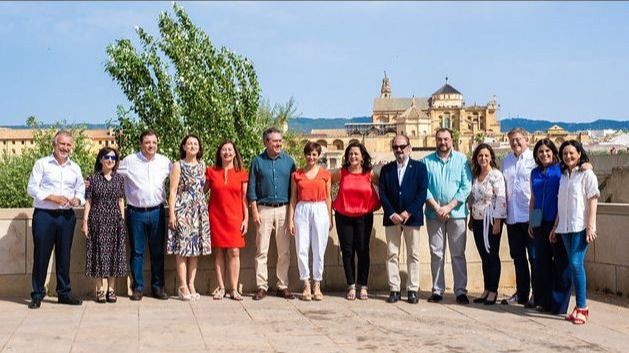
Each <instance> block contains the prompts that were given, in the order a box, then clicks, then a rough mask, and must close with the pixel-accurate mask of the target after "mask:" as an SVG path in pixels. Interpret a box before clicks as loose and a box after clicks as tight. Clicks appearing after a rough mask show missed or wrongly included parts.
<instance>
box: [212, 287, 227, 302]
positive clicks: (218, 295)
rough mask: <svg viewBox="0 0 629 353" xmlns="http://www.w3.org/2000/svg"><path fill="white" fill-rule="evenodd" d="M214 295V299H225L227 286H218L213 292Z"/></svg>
mask: <svg viewBox="0 0 629 353" xmlns="http://www.w3.org/2000/svg"><path fill="white" fill-rule="evenodd" d="M212 296H213V297H214V300H221V299H223V297H224V296H225V288H221V287H216V289H215V290H214V292H212Z"/></svg>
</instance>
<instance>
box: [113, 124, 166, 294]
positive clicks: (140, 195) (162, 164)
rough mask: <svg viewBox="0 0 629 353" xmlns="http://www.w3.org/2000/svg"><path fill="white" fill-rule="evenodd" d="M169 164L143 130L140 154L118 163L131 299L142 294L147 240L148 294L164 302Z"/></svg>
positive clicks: (153, 137)
mask: <svg viewBox="0 0 629 353" xmlns="http://www.w3.org/2000/svg"><path fill="white" fill-rule="evenodd" d="M171 167H172V163H171V162H170V160H169V159H168V158H167V157H166V156H164V155H161V154H159V153H157V135H156V134H155V132H154V131H153V130H146V131H144V132H142V134H141V135H140V152H137V153H135V154H132V155H129V156H127V157H126V158H125V159H123V160H122V161H121V162H120V167H119V168H118V173H120V174H121V175H122V176H124V189H125V195H126V197H127V217H126V219H127V226H128V228H129V241H130V243H131V274H132V276H133V283H132V285H131V289H132V290H133V293H132V294H131V297H130V299H131V300H141V299H142V296H143V293H144V276H143V271H144V249H145V243H146V239H147V238H148V245H149V251H150V253H151V293H152V295H153V297H154V298H158V299H168V295H167V294H166V292H165V291H164V234H165V230H166V226H165V223H164V221H165V220H164V216H165V212H164V199H165V195H166V194H165V191H164V181H165V180H166V178H167V177H168V176H169V174H170V169H171Z"/></svg>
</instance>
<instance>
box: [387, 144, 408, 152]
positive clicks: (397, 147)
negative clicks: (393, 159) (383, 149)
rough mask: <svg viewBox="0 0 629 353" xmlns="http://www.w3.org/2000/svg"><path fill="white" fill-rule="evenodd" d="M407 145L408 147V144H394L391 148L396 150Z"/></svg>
mask: <svg viewBox="0 0 629 353" xmlns="http://www.w3.org/2000/svg"><path fill="white" fill-rule="evenodd" d="M406 147H408V145H392V146H391V148H393V150H394V151H395V150H398V149H399V150H403V149H405V148H406Z"/></svg>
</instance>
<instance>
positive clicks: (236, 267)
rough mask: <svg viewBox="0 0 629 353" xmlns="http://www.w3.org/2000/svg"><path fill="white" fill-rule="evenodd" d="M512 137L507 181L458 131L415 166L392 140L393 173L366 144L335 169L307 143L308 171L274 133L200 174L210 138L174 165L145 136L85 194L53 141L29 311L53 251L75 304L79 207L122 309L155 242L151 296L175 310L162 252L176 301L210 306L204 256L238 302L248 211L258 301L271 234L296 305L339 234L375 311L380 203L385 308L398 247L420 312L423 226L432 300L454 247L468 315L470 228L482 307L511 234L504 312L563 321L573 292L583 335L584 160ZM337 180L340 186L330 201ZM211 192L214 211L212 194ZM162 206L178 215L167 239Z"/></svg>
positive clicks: (354, 294)
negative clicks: (296, 283) (293, 281)
mask: <svg viewBox="0 0 629 353" xmlns="http://www.w3.org/2000/svg"><path fill="white" fill-rule="evenodd" d="M508 136H509V141H510V145H511V149H512V152H510V153H509V154H508V155H507V156H506V157H505V159H504V161H503V163H502V171H501V170H500V169H499V168H498V166H497V162H496V157H495V154H494V151H493V150H492V148H491V146H489V145H488V144H484V143H483V144H480V145H479V146H478V147H476V149H475V150H474V152H473V154H472V160H471V163H470V162H468V160H467V158H466V157H465V155H463V154H462V153H459V152H457V151H455V150H454V149H453V148H452V144H453V139H452V131H450V130H448V129H445V128H441V129H439V130H437V132H436V135H435V137H436V146H437V148H436V151H435V152H433V153H431V154H429V155H428V156H426V157H425V158H424V159H423V160H421V161H418V160H414V159H411V158H410V154H411V151H412V147H411V144H410V140H409V138H408V137H407V136H405V135H397V136H396V137H395V138H394V139H393V140H392V142H391V148H392V151H393V154H394V157H395V161H393V162H390V163H388V164H386V165H384V166H383V167H382V168H381V170H380V172H379V173H375V172H374V170H373V165H372V161H371V156H370V155H369V153H368V151H367V150H366V149H365V146H364V145H362V144H361V143H358V142H353V143H350V144H349V145H348V146H347V148H346V150H345V153H344V158H343V164H342V167H341V168H340V169H339V170H334V171H328V170H326V169H325V168H324V167H323V166H321V165H320V164H319V159H320V157H321V153H322V149H321V146H320V145H319V144H317V143H313V142H309V143H307V144H306V145H305V147H304V156H305V160H306V164H305V166H303V167H302V168H299V169H298V168H297V167H296V165H295V162H294V161H293V159H292V158H291V157H290V156H289V155H287V154H286V153H285V152H284V151H283V150H282V147H283V140H282V133H281V132H280V131H279V130H278V129H276V128H269V129H267V130H265V131H264V133H263V136H262V138H263V141H264V145H265V150H264V152H263V153H262V154H260V155H259V156H257V157H255V158H254V160H253V162H252V164H251V168H250V170H249V171H247V170H246V169H245V167H244V165H243V161H242V158H241V155H240V153H239V152H238V149H237V146H236V144H235V143H234V142H233V141H229V140H227V141H224V142H223V143H221V144H220V145H219V147H218V149H217V150H216V155H215V158H214V161H215V164H214V165H213V166H209V167H206V165H205V163H204V162H203V159H202V158H203V146H202V143H201V140H200V139H199V138H198V137H197V136H195V135H188V136H186V137H185V138H184V139H183V140H182V142H181V144H180V156H179V161H177V162H175V163H171V161H170V160H169V159H168V158H167V157H165V156H163V155H161V154H159V153H157V146H158V141H157V136H156V134H155V132H153V131H152V130H147V131H145V132H143V133H142V134H141V136H140V141H139V143H140V151H139V152H137V153H135V154H132V155H129V156H127V157H126V158H125V159H124V160H122V161H119V155H118V152H117V151H116V150H115V149H113V148H111V147H104V148H102V149H101V150H100V151H99V153H98V156H97V159H96V163H95V168H94V173H93V174H92V175H90V176H89V177H88V179H87V182H86V183H84V181H83V178H82V176H81V170H80V168H79V167H78V165H77V164H76V163H74V162H72V161H71V160H70V159H69V153H70V151H71V148H72V136H71V134H70V133H68V132H67V131H59V132H58V133H57V134H56V135H55V137H54V142H53V148H54V151H53V154H52V156H48V157H44V158H42V159H40V160H38V161H37V162H36V164H35V166H34V168H33V171H32V174H31V177H30V179H29V184H28V193H29V195H31V196H32V197H33V198H34V200H35V201H34V203H35V211H34V215H33V238H34V244H35V247H34V262H33V292H32V293H31V299H32V300H31V303H30V304H29V307H30V308H39V307H40V305H41V301H42V299H43V297H44V296H45V289H44V283H45V278H46V269H47V264H48V260H49V258H50V255H51V252H52V249H53V247H54V248H55V255H56V258H57V261H56V266H57V269H56V275H57V293H58V301H59V302H60V303H64V304H73V305H80V304H81V300H80V299H77V298H75V297H73V296H72V294H71V290H70V279H69V273H68V272H69V263H70V260H69V259H70V249H71V246H72V237H73V232H74V226H75V222H76V219H75V214H74V212H73V210H72V207H76V206H79V205H82V204H84V205H85V211H84V217H83V220H82V221H83V224H82V227H81V229H82V231H83V233H84V234H85V236H86V237H87V242H86V275H87V276H89V277H93V278H95V279H96V301H97V302H99V303H105V302H115V301H116V300H117V298H116V290H115V279H116V278H117V277H124V276H126V275H127V273H128V271H129V268H128V267H127V264H130V272H131V276H132V278H133V282H132V288H131V289H132V294H131V296H130V299H131V300H141V299H142V296H143V294H144V288H145V284H144V278H143V263H144V253H145V247H146V244H147V243H148V247H149V250H150V254H151V256H150V257H151V259H150V260H151V280H150V281H151V282H150V286H151V293H152V296H153V297H155V298H159V299H167V298H168V295H167V294H166V293H165V291H164V248H166V251H167V253H168V254H174V255H175V256H176V265H177V279H178V281H177V283H178V289H177V295H178V297H179V298H180V299H181V300H196V299H199V298H200V295H199V293H198V292H197V291H196V289H195V277H196V272H197V264H198V257H199V256H203V255H209V254H210V253H212V251H214V260H215V267H216V277H217V283H218V286H217V288H216V289H215V290H214V292H213V293H212V296H213V298H214V299H217V300H218V299H222V298H224V297H226V296H229V297H230V298H231V299H234V300H242V295H241V293H240V290H239V288H238V277H239V272H240V249H242V248H243V247H244V246H245V235H246V234H247V230H248V229H247V228H248V224H249V215H251V217H252V218H253V224H254V226H255V244H256V255H255V269H256V287H257V290H256V292H255V295H254V296H253V299H254V300H262V299H264V298H265V297H266V295H267V292H268V290H269V284H268V269H267V255H268V250H269V246H270V241H271V234H272V233H273V231H274V232H275V242H276V247H277V264H276V271H277V272H276V275H277V283H276V286H275V287H276V289H277V292H276V295H277V296H279V297H283V298H286V299H294V298H295V296H294V295H293V294H292V293H291V291H290V290H289V283H288V269H289V264H290V256H291V255H290V254H291V249H290V247H291V237H294V239H295V248H296V249H295V252H296V254H297V258H298V261H297V263H298V268H299V278H300V280H301V281H303V292H302V295H301V298H302V299H303V300H312V299H314V300H322V299H323V292H322V286H321V281H322V279H323V271H324V255H325V250H326V247H327V241H328V236H329V231H330V230H331V229H332V227H333V226H334V224H335V223H336V229H337V234H338V237H339V243H340V248H341V253H342V257H343V266H344V269H345V277H346V280H347V286H348V287H347V292H346V299H348V300H355V299H361V300H367V299H368V298H369V293H368V287H367V285H368V277H369V267H370V251H369V243H370V238H371V234H372V231H373V221H374V218H373V217H374V216H373V213H374V211H376V210H377V209H379V208H380V207H382V209H383V211H384V216H383V226H384V227H385V236H386V242H387V260H386V270H387V277H388V282H389V287H390V294H389V296H388V298H387V302H389V303H395V302H397V301H399V300H400V299H401V279H400V270H399V253H400V247H401V242H402V238H404V242H405V244H406V249H407V261H406V262H407V274H408V279H407V281H406V288H407V293H406V294H407V301H408V302H409V303H413V304H414V303H417V302H418V300H419V294H418V293H419V236H420V227H421V226H422V225H424V219H426V227H427V233H428V237H429V239H428V241H429V244H430V254H431V274H432V279H433V283H432V293H431V295H430V297H429V298H428V301H429V302H433V303H437V302H440V301H442V300H443V295H444V291H445V279H444V278H445V274H444V267H445V266H444V264H445V262H444V253H445V249H446V247H447V246H446V244H449V249H450V250H449V251H450V255H451V259H452V270H453V279H454V286H453V289H454V293H455V296H456V302H457V303H459V304H468V303H469V299H468V297H467V263H466V259H465V246H466V240H467V239H466V234H467V230H466V228H469V229H470V230H472V232H473V234H474V241H475V244H476V247H477V249H478V251H479V254H480V257H481V260H482V270H483V278H484V292H483V294H482V295H481V297H480V298H476V299H474V302H476V303H484V304H485V305H491V304H494V303H496V300H497V296H498V283H499V278H500V272H501V268H500V267H501V262H500V258H499V248H500V238H501V233H502V228H503V227H502V225H503V223H506V224H507V234H508V240H509V248H510V254H511V257H512V258H513V261H514V265H515V272H516V283H517V285H516V287H517V291H516V293H515V294H514V295H513V296H512V297H511V298H510V299H509V301H511V302H517V303H520V304H525V305H527V306H529V307H537V308H538V310H540V311H548V312H552V313H555V314H562V313H566V312H567V307H568V302H569V298H570V291H571V287H572V285H574V287H575V292H576V296H577V305H576V307H575V309H574V310H573V312H572V313H571V314H570V315H568V316H566V318H567V319H569V320H571V321H572V322H574V323H576V324H582V323H585V322H586V320H587V317H588V309H587V305H586V302H585V271H584V268H583V258H584V256H585V252H586V251H587V246H588V244H589V243H590V242H591V241H593V240H594V239H595V238H596V205H597V198H598V195H599V193H598V184H597V180H596V176H595V175H594V173H593V172H592V168H591V165H590V164H589V163H588V158H587V154H586V152H585V150H584V149H583V147H582V146H581V144H580V143H578V142H577V141H567V142H565V143H563V144H562V145H561V147H560V148H559V150H557V148H556V146H555V145H554V144H553V143H552V141H550V140H548V139H543V140H540V141H538V142H537V144H536V145H535V148H534V150H533V151H532V152H531V151H530V150H529V149H528V135H527V133H526V131H525V130H523V129H513V130H512V131H510V132H509V134H508ZM167 178H169V180H170V189H169V190H168V191H169V192H168V193H166V190H165V181H166V179H167ZM333 184H338V193H337V195H336V198H335V199H334V200H332V192H331V190H332V185H333ZM208 192H209V195H210V197H209V203H207V202H206V197H205V195H206V193H208ZM166 194H167V195H168V204H169V205H170V206H169V207H168V224H167V228H168V236H167V237H166V236H165V233H166V224H165V222H164V219H165V216H166V211H165V207H164V201H165V200H166ZM125 200H126V208H125ZM424 205H425V207H424ZM333 210H334V212H333ZM468 213H470V218H469V221H467V219H468ZM127 238H129V239H128V241H129V244H130V248H131V252H130V256H131V258H130V259H129V260H128V259H127ZM165 239H166V244H165ZM311 252H312V273H311V271H310V268H309V263H310V259H309V254H310V253H311ZM527 252H528V261H527ZM529 265H530V268H529ZM311 280H312V283H311ZM226 282H227V285H228V287H226ZM531 283H532V290H533V293H532V295H530V291H531ZM529 297H530V298H529Z"/></svg>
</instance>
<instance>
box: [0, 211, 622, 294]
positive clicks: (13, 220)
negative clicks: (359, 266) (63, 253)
mask: <svg viewBox="0 0 629 353" xmlns="http://www.w3.org/2000/svg"><path fill="white" fill-rule="evenodd" d="M32 212H33V210H32V209H0V296H21V297H27V296H28V294H29V293H30V291H31V269H32V258H33V241H32V233H31V223H32ZM76 213H77V218H78V219H81V218H80V217H81V216H82V213H83V210H82V209H77V210H76ZM627 216H629V205H615V204H607V205H605V204H603V205H600V206H599V220H598V223H599V228H600V229H599V234H600V236H599V238H598V239H597V241H596V243H595V245H594V246H593V248H592V249H591V250H590V251H589V252H588V256H587V258H586V261H587V271H588V281H589V282H588V287H589V288H591V289H596V290H606V291H611V292H614V293H624V294H625V295H629V257H628V256H627V254H629V241H627V240H626V239H625V238H626V236H627V234H628V233H627V231H626V229H629V217H627ZM374 224H375V225H376V226H375V227H374V230H373V235H372V240H371V271H370V277H369V287H370V288H371V289H374V290H388V284H387V278H386V270H385V259H386V242H385V236H384V228H383V227H382V226H381V224H382V213H381V212H377V213H376V215H375V219H374ZM250 229H253V227H250ZM246 242H247V246H246V247H245V248H244V249H243V251H242V252H241V273H240V282H241V283H242V286H243V289H244V291H245V292H251V291H253V290H255V269H254V255H255V245H254V244H255V235H254V233H253V231H249V233H248V234H247V236H246ZM420 248H421V251H420V261H421V267H420V276H421V279H420V288H421V290H422V291H429V290H430V288H431V275H430V253H429V250H428V240H427V235H426V231H425V227H422V230H421V241H420ZM405 252H406V250H405V247H404V244H402V254H401V259H400V260H401V262H402V265H401V268H402V270H403V272H404V274H402V285H403V286H404V283H405V281H406V276H405V272H406V271H405V267H406V266H405V265H404V263H405V259H406V257H405ZM466 254H467V260H468V277H469V278H468V289H469V290H470V291H475V292H480V291H482V272H481V263H480V258H479V256H478V252H477V250H476V247H475V245H474V242H473V237H472V234H471V232H468V242H467V249H466ZM291 255H292V258H291V268H290V273H289V274H290V286H291V289H293V290H295V291H297V290H300V288H301V283H299V276H298V270H297V263H296V259H295V252H294V251H292V253H291ZM500 256H501V259H502V265H503V267H502V274H501V279H500V286H501V292H503V293H504V294H510V292H511V291H512V288H513V287H514V273H513V265H512V262H511V259H510V257H509V251H508V243H507V238H506V230H504V231H503V237H502V242H501V249H500ZM147 258H148V257H147ZM275 259H276V252H275V247H274V246H271V250H270V252H269V276H270V278H269V284H270V285H271V287H273V285H274V283H275V275H274V273H275V268H274V264H275ZM84 268H85V238H84V236H83V234H82V233H81V232H80V230H79V227H78V226H77V228H76V231H75V234H74V243H73V249H72V264H71V268H70V272H71V280H72V287H73V291H74V292H75V293H76V294H78V295H81V296H89V295H92V293H93V281H92V280H91V279H89V278H87V277H85V274H84V273H85V271H84ZM148 268H149V263H148V260H147V261H145V269H147V272H145V276H146V277H145V278H150V277H149V273H148ZM49 271H50V272H51V275H50V276H49V278H48V281H47V286H48V292H49V294H51V295H54V293H55V286H56V280H55V276H54V256H53V259H51V263H50V267H49ZM445 274H446V286H447V287H448V291H449V292H451V290H452V271H451V267H450V257H449V254H447V255H446V270H445ZM323 284H324V287H325V288H326V289H327V290H344V289H345V286H346V285H345V276H344V273H343V265H342V261H341V254H340V248H339V243H338V237H337V235H336V230H335V229H333V230H332V232H331V233H330V239H329V242H328V247H327V250H326V255H325V272H324V283H323ZM128 285H129V279H128V278H121V279H118V282H117V286H118V292H119V294H126V293H128ZM176 287H177V280H176V273H175V259H174V256H168V255H167V256H166V289H167V291H168V292H169V293H170V294H172V295H174V294H175V288H176ZM215 287H216V276H215V273H214V264H213V257H212V256H204V257H202V259H201V260H200V263H199V272H198V274H197V289H198V290H199V291H203V292H207V291H211V290H213V289H214V288H215Z"/></svg>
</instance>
